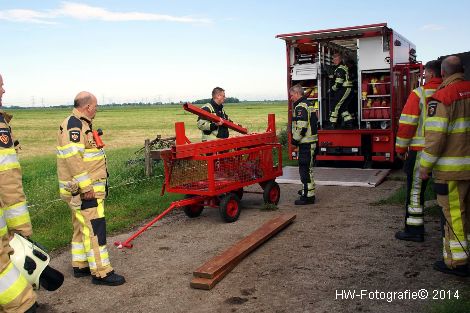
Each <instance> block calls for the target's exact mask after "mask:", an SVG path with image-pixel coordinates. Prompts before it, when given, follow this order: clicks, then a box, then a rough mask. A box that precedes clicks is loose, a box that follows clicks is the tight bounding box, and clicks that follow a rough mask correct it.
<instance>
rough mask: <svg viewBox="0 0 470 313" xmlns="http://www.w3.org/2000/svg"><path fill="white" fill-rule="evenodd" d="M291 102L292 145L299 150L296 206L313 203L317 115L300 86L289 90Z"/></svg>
mask: <svg viewBox="0 0 470 313" xmlns="http://www.w3.org/2000/svg"><path fill="white" fill-rule="evenodd" d="M289 98H290V100H291V102H292V108H293V110H292V144H293V145H295V146H297V147H298V149H299V174H300V181H301V182H302V190H300V191H299V194H300V199H298V200H295V204H296V205H306V204H313V203H315V180H314V178H313V163H314V161H315V148H316V143H317V141H318V137H317V122H318V119H317V115H316V113H315V109H314V105H313V104H312V103H311V102H310V101H307V100H306V98H305V96H304V90H303V88H302V86H300V85H295V86H292V87H291V88H290V89H289Z"/></svg>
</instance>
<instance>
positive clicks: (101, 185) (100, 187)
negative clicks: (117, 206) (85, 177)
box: [93, 181, 106, 192]
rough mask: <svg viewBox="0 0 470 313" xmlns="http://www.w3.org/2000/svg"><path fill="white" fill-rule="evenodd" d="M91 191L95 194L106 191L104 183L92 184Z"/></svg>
mask: <svg viewBox="0 0 470 313" xmlns="http://www.w3.org/2000/svg"><path fill="white" fill-rule="evenodd" d="M93 191H95V192H105V191H106V183H104V182H100V181H97V182H94V183H93Z"/></svg>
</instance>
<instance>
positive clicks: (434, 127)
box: [425, 117, 449, 133]
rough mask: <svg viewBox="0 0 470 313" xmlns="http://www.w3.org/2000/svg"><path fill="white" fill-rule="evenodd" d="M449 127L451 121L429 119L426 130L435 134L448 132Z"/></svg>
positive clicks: (439, 118)
mask: <svg viewBox="0 0 470 313" xmlns="http://www.w3.org/2000/svg"><path fill="white" fill-rule="evenodd" d="M448 126H449V120H448V119H447V118H442V117H428V118H427V119H426V126H425V129H426V130H427V131H435V132H441V133H443V132H447V127H448Z"/></svg>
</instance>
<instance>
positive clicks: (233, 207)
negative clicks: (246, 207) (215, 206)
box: [219, 193, 240, 223]
mask: <svg viewBox="0 0 470 313" xmlns="http://www.w3.org/2000/svg"><path fill="white" fill-rule="evenodd" d="M239 202H240V200H239V199H238V196H237V195H236V194H234V193H228V194H226V195H225V196H224V197H223V198H222V199H221V200H220V205H219V213H220V216H221V217H222V219H223V220H224V221H225V222H227V223H232V222H235V221H236V220H238V217H239V216H240V205H239Z"/></svg>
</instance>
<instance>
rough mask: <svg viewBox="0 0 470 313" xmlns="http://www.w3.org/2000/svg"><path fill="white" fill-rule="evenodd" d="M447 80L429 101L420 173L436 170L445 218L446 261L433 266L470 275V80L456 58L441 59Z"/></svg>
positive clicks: (434, 175) (444, 256)
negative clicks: (469, 261) (465, 77)
mask: <svg viewBox="0 0 470 313" xmlns="http://www.w3.org/2000/svg"><path fill="white" fill-rule="evenodd" d="M441 74H442V77H443V79H444V81H443V83H442V84H441V86H440V87H439V89H438V90H437V91H436V93H434V95H433V96H432V100H431V101H430V102H429V103H428V116H427V118H426V124H425V147H424V150H423V153H422V155H421V161H420V165H421V169H420V176H421V178H422V179H428V178H429V174H430V172H431V171H432V175H433V177H434V184H435V186H434V189H435V191H436V194H437V201H438V203H439V205H440V206H441V207H442V211H443V218H444V223H443V225H444V238H443V261H437V262H435V263H434V269H435V270H438V271H441V272H444V273H447V274H453V275H457V276H469V270H468V258H469V246H470V242H469V241H470V82H469V81H464V74H463V67H462V63H461V61H460V59H459V58H458V57H457V56H450V57H447V58H445V59H444V61H442V66H441Z"/></svg>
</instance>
